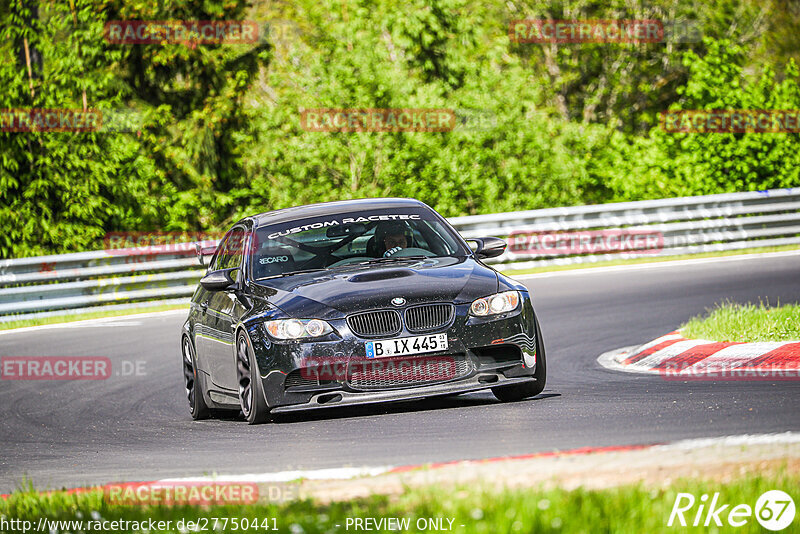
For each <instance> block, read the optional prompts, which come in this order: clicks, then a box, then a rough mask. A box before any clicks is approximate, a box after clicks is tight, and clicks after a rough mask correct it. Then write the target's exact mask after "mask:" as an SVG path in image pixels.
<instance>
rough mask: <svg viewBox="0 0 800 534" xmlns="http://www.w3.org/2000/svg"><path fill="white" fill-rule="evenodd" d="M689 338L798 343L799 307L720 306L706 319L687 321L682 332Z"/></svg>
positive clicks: (799, 337)
mask: <svg viewBox="0 0 800 534" xmlns="http://www.w3.org/2000/svg"><path fill="white" fill-rule="evenodd" d="M681 333H682V334H683V335H684V336H686V337H689V338H695V339H709V340H713V341H740V342H750V341H797V340H800V305H798V304H789V305H786V306H779V307H776V308H771V307H769V306H768V305H765V304H764V303H763V302H762V303H760V304H759V305H758V306H756V305H754V304H736V303H730V302H729V303H725V304H720V305H719V306H717V307H716V308H715V309H713V310H711V311H710V312H709V313H708V314H707V316H705V317H703V316H698V317H693V318H692V319H690V320H689V321H688V322H687V323H686V324H685V325H683V327H682V329H681Z"/></svg>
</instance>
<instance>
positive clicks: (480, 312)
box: [469, 291, 519, 317]
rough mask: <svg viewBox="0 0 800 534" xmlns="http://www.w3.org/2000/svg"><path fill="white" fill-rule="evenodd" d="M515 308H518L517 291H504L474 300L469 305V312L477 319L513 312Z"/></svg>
mask: <svg viewBox="0 0 800 534" xmlns="http://www.w3.org/2000/svg"><path fill="white" fill-rule="evenodd" d="M517 306H519V291H504V292H503V293H496V294H494V295H489V296H488V297H482V298H479V299H476V300H475V301H474V302H473V303H472V305H470V307H469V312H470V313H471V314H472V315H476V316H478V317H486V316H487V315H497V314H500V313H506V312H510V311H514V310H516V309H517Z"/></svg>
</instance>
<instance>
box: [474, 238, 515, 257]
mask: <svg viewBox="0 0 800 534" xmlns="http://www.w3.org/2000/svg"><path fill="white" fill-rule="evenodd" d="M467 241H472V242H474V243H476V244H477V247H476V248H475V249H474V250H473V252H474V253H475V256H476V257H477V258H478V259H481V260H485V259H486V258H496V257H497V256H500V255H501V254H502V253H503V252H505V251H506V247H507V246H508V245H507V244H506V242H505V241H504V240H503V239H500V238H499V237H473V238H470V239H467Z"/></svg>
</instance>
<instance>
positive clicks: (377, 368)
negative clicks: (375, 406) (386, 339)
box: [348, 354, 474, 390]
mask: <svg viewBox="0 0 800 534" xmlns="http://www.w3.org/2000/svg"><path fill="white" fill-rule="evenodd" d="M473 370H474V366H473V364H472V360H470V359H468V358H467V357H466V356H465V355H464V354H456V355H452V356H429V357H423V358H402V359H394V358H392V359H388V358H387V359H385V360H382V359H376V360H366V361H359V362H351V363H350V366H349V372H348V382H349V384H350V386H351V387H352V388H354V389H364V390H366V389H369V390H375V389H392V388H398V387H409V386H420V385H428V384H435V383H437V382H447V381H448V380H454V379H457V378H462V377H464V376H466V375H468V374H470V373H471V372H472V371H473Z"/></svg>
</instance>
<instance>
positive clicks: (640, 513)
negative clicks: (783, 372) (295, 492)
mask: <svg viewBox="0 0 800 534" xmlns="http://www.w3.org/2000/svg"><path fill="white" fill-rule="evenodd" d="M798 487H800V474H798V473H791V474H790V473H788V472H787V470H786V469H783V470H780V471H778V472H777V473H775V474H772V475H760V476H756V477H752V478H740V479H735V480H733V481H730V482H727V483H721V482H714V481H705V480H677V481H674V482H672V483H671V484H670V485H669V486H668V487H665V488H649V487H644V486H622V487H619V488H614V489H607V490H600V491H597V490H586V489H577V490H573V491H567V490H563V489H552V490H541V489H524V490H506V491H494V490H482V489H478V488H476V487H475V486H469V487H456V488H437V487H424V488H421V489H408V490H407V491H406V493H405V494H403V495H402V496H400V497H386V496H373V497H370V498H367V499H360V500H353V501H347V502H341V503H334V504H330V505H321V504H316V503H314V502H312V501H309V500H306V501H293V502H290V503H284V504H257V505H249V506H215V507H205V508H200V507H189V506H181V507H172V508H169V507H144V506H112V505H109V504H107V503H106V502H104V500H103V495H102V493H101V492H92V493H84V494H72V495H67V494H65V493H62V492H56V493H53V494H49V495H42V494H39V493H36V492H32V491H24V492H16V493H14V494H12V495H11V496H10V497H9V498H8V500H6V501H3V500H2V499H0V518H2V519H4V520H6V521H8V520H9V519H22V520H27V521H32V522H34V524H36V522H37V521H38V519H39V518H40V517H47V518H50V519H57V520H75V519H84V520H87V519H91V518H102V519H106V520H115V519H125V520H128V521H143V520H147V519H153V520H164V521H167V520H170V521H172V525H171V527H170V528H166V529H162V530H158V531H159V532H177V531H178V530H177V528H176V527H177V525H176V521H177V520H180V519H184V520H194V521H196V520H198V519H200V518H239V519H241V518H248V519H249V520H252V519H259V521H260V520H263V519H265V518H276V523H277V527H278V531H280V532H292V533H295V534H299V533H301V532H302V533H305V534H316V533H320V534H321V533H336V532H348V530H346V529H345V526H346V524H347V523H346V521H347V519H348V518H366V517H373V518H378V519H379V518H386V517H400V518H410V519H411V525H412V528H410V529H409V530H407V531H406V532H418V530H417V529H416V527H415V526H414V525H415V524H416V522H417V520H418V519H419V518H428V517H431V518H449V519H453V520H454V521H453V523H452V524H453V530H452V531H453V532H455V533H466V532H476V533H487V534H495V533H516V532H520V533H533V532H535V533H561V534H564V533H584V532H592V533H611V532H613V533H639V532H648V533H652V532H669V533H674V532H685V531H686V529H681V528H680V527H676V526H675V525H673V526H672V527H668V526H667V521H668V519H669V516H670V512H671V511H672V508H673V504H674V503H675V498H676V496H677V494H678V493H679V492H685V493H691V494H693V495H694V496H695V497H696V498H697V499H698V501H697V503H696V504H695V506H694V508H692V509H691V511H689V512H687V513H686V514H685V515H684V517H686V518H687V520H688V523H689V525H691V522H692V521H693V520H694V516H695V513H696V512H697V507H698V504H699V498H700V496H701V495H703V494H707V495H713V494H714V493H715V492H719V494H720V495H719V500H718V506H721V505H723V504H730V506H729V507H728V508H727V511H726V512H724V513H723V514H722V515H721V519H722V520H723V522H725V521H726V520H727V512H728V511H730V509H731V508H732V507H733V506H736V505H738V504H747V505H749V506H750V507H755V503H756V501H757V499H758V497H759V496H760V495H761V494H762V493H764V492H765V491H767V490H772V489H782V490H784V491H788V492H789V493H790V494H792V493H794V494H795V497H796V495H797V493H796V488H798ZM798 522H800V519H798V518H796V519H795V522H794V523H793V525H794V526H795V527H796V525H797V524H798ZM444 524H445V525H447V521H445V523H444ZM336 525H339V526H336ZM462 525H463V526H462ZM701 525H702V520H701ZM34 528H35V527H34ZM688 529H689V530H690V531H698V532H701V531H702V532H736V533H739V534H742V533H750V532H763V530H762V528H761V527H760V525H759V524H758V522H757V521H756V519H755V517H754V516H751V517H750V518H748V521H747V524H746V525H744V526H742V527H740V528H732V527H730V526H728V525H727V523H724V526H723V527H722V528H719V529H717V528H714V527H711V528H710V529H709V528H708V527H703V526H699V527H691V526H690V527H689V528H688ZM6 530H8V531H12V532H15V531H19V530H14V529H9V528H6ZM61 530H62V531H64V530H69V531H70V532H83V531H82V530H80V529H77V528H74V527H73V528H70V529H61ZM208 530H209V531H214V529H213V519H210V520H209V526H208ZM84 531H86V530H84ZM116 531H117V532H133V531H136V530H135V529H130V528H128V529H117V530H116ZM217 531H219V529H218V530H217ZM224 531H227V532H231V531H233V529H232V528H227V529H225V530H224ZM249 531H250V532H259V531H260V532H265V530H254V529H250V530H249ZM353 531H354V529H353V527H352V525H351V528H350V529H349V532H353ZM377 531H379V532H386V531H388V530H380V529H378V530H377ZM792 531H794V532H797V529H796V528H794V530H793V528H792V527H789V528H787V529H786V530H784V532H792Z"/></svg>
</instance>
